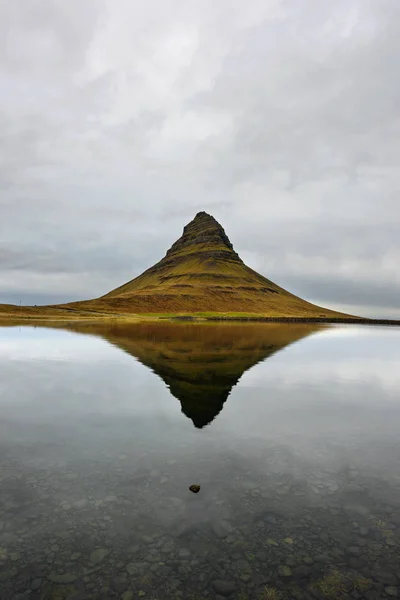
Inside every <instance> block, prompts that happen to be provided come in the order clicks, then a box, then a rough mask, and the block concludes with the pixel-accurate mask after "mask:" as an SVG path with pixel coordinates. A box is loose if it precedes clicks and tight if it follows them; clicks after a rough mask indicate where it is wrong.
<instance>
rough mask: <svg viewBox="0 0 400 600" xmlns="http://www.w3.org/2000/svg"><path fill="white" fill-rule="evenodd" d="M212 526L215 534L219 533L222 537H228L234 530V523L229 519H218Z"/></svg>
mask: <svg viewBox="0 0 400 600" xmlns="http://www.w3.org/2000/svg"><path fill="white" fill-rule="evenodd" d="M212 528H213V531H214V533H215V535H217V536H218V537H220V538H224V537H227V536H228V535H229V534H230V533H232V532H233V527H232V525H231V524H230V523H229V521H225V520H222V521H216V522H215V523H213V526H212Z"/></svg>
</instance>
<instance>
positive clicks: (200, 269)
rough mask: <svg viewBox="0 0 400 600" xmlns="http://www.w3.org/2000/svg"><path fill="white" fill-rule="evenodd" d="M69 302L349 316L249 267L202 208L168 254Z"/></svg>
mask: <svg viewBox="0 0 400 600" xmlns="http://www.w3.org/2000/svg"><path fill="white" fill-rule="evenodd" d="M68 306H69V307H71V308H73V307H75V308H77V309H93V310H96V311H103V312H113V313H137V314H146V313H147V314H157V313H158V314H184V313H190V314H196V313H242V314H246V313H252V314H259V315H265V316H277V317H304V318H307V317H308V318H310V317H314V318H315V317H320V318H324V317H325V318H326V317H328V318H335V317H337V318H339V317H341V318H343V317H344V316H345V315H343V314H341V313H338V312H335V311H332V310H328V309H325V308H321V307H319V306H316V305H314V304H311V303H310V302H306V301H305V300H302V299H301V298H299V297H298V296H295V295H293V294H291V293H290V292H288V291H286V290H284V289H283V288H281V287H279V286H278V285H276V284H275V283H274V282H273V281H270V280H269V279H267V278H266V277H264V276H262V275H260V274H259V273H257V272H256V271H254V270H253V269H251V268H250V267H248V266H247V265H246V264H245V263H244V262H243V260H242V259H241V258H240V256H239V255H238V254H237V253H236V252H235V250H234V249H233V246H232V244H231V242H230V240H229V238H228V236H227V235H226V233H225V231H224V229H223V227H222V226H221V225H220V224H219V223H218V221H216V220H215V219H214V217H212V216H211V215H209V214H207V213H206V212H199V213H198V214H197V215H196V216H195V218H194V219H193V220H192V221H191V222H190V223H189V224H188V225H186V227H185V228H184V230H183V234H182V236H181V237H180V238H179V239H178V240H177V241H176V242H175V243H174V244H173V245H172V246H171V248H170V249H169V250H168V252H167V253H166V255H165V256H164V258H163V259H161V260H160V261H159V262H158V263H156V264H155V265H154V266H152V267H150V268H149V269H147V270H146V271H144V273H142V274H141V275H139V276H138V277H135V279H132V280H131V281H128V283H125V284H124V285H121V286H120V287H118V288H116V289H115V290H112V291H111V292H109V293H107V294H105V295H104V296H102V297H100V298H97V299H95V300H89V301H86V302H79V303H71V304H69V305H68Z"/></svg>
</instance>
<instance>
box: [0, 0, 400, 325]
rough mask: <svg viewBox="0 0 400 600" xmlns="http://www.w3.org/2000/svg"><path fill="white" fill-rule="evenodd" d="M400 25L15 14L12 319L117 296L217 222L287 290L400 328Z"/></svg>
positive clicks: (272, 6)
mask: <svg viewBox="0 0 400 600" xmlns="http://www.w3.org/2000/svg"><path fill="white" fill-rule="evenodd" d="M399 17H400V5H399V3H398V1H397V0H381V1H380V2H375V1H374V0H351V1H350V2H349V1H348V0H338V1H337V2H335V3H321V2H318V1H317V0H267V1H266V0H253V1H252V2H250V3H243V2H242V1H241V0H220V1H219V2H218V3H216V2H211V0H204V1H203V2H202V3H198V2H196V1H195V0H188V1H187V2H185V3H181V2H179V1H178V0H165V1H163V2H161V0H151V1H150V2H147V3H145V4H143V3H138V2H132V1H131V0H117V1H115V2H111V0H103V1H102V2H99V1H97V0H96V1H95V0H93V1H92V0H88V1H87V2H85V3H83V4H82V3H81V2H78V1H77V0H76V1H75V0H72V1H71V2H67V3H66V2H63V1H61V0H56V1H55V0H51V1H50V0H40V1H35V0H33V1H32V2H30V3H29V5H27V4H26V3H23V2H13V3H9V2H0V135H1V141H2V143H1V145H0V191H1V195H0V218H1V223H2V228H1V236H0V302H2V301H4V302H13V301H15V302H19V300H20V299H22V301H23V302H24V303H29V302H31V301H32V302H33V303H42V302H43V303H45V302H55V301H61V300H63V299H66V300H70V299H71V300H72V299H78V298H83V297H93V296H96V295H99V294H102V293H105V292H106V291H108V290H109V289H111V288H113V287H115V286H116V285H119V284H120V283H122V282H124V281H125V280H127V279H130V278H132V277H133V276H135V275H137V274H139V273H140V272H141V271H142V270H143V269H145V268H146V267H148V266H150V265H151V264H152V263H153V262H155V261H156V260H158V259H159V258H161V256H163V255H164V253H165V251H166V249H167V248H168V247H169V246H170V245H171V243H172V242H173V241H174V240H175V239H176V238H177V237H178V236H179V235H180V233H181V231H182V228H183V225H184V224H185V223H186V222H187V221H189V220H190V219H191V218H192V217H193V216H194V214H195V213H196V212H197V211H198V210H208V211H209V212H211V213H212V214H214V216H215V217H216V218H217V219H218V220H219V221H220V222H221V223H222V224H223V226H224V227H225V229H226V231H227V233H228V235H229V236H230V237H231V240H232V242H233V243H234V245H235V248H236V249H237V250H238V251H239V253H240V254H241V255H242V257H243V258H244V259H245V260H246V261H247V262H248V263H249V264H250V266H252V267H254V268H256V269H258V270H259V271H260V272H262V273H263V274H264V275H266V276H267V277H270V278H271V279H274V280H275V281H277V283H279V284H281V285H285V286H286V287H287V288H288V289H291V290H293V291H295V292H297V293H299V294H301V295H303V296H304V297H307V298H309V299H311V300H313V301H316V302H321V303H322V304H324V305H333V304H335V307H337V308H340V307H345V306H346V308H349V307H350V309H351V310H352V311H353V312H357V311H358V312H359V311H361V312H362V311H364V312H368V313H369V314H374V311H376V313H378V312H379V314H383V313H385V311H386V313H385V314H388V316H390V315H397V314H398V312H397V311H398V309H399V302H398V297H399V288H400V284H399V277H398V264H399V258H400V251H399V245H398V241H397V238H398V230H399V225H400V210H399V208H398V206H399V201H398V198H397V196H398V190H399V189H400V170H399V169H398V156H399V145H400V144H399V141H398V140H399V139H400V138H399V127H400V118H399V112H398V107H399V106H400V81H399V78H398V75H397V71H398V64H399V62H400V41H399V40H400V36H399V33H400V31H399V27H400V26H399V23H400V20H399ZM33 299H36V302H34V301H33Z"/></svg>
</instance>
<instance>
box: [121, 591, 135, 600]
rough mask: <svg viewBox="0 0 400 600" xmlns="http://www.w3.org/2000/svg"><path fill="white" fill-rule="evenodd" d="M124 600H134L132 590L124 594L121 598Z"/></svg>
mask: <svg viewBox="0 0 400 600" xmlns="http://www.w3.org/2000/svg"><path fill="white" fill-rule="evenodd" d="M121 599H122V600H132V599H133V591H132V590H126V592H124V593H123V594H122V596H121Z"/></svg>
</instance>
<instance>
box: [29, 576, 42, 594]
mask: <svg viewBox="0 0 400 600" xmlns="http://www.w3.org/2000/svg"><path fill="white" fill-rule="evenodd" d="M41 585H42V580H41V579H34V580H33V581H32V583H31V590H32V591H33V592H35V591H36V590H38V589H39V588H40V586H41Z"/></svg>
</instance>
